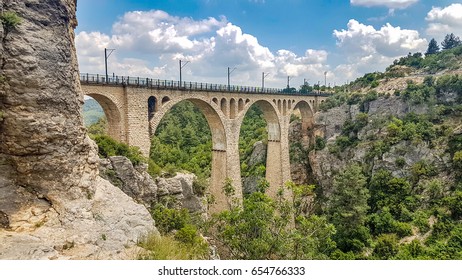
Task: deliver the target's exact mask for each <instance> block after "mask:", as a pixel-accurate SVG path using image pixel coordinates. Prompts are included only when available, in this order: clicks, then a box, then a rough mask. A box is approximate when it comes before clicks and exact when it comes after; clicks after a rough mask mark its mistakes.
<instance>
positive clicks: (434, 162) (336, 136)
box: [309, 96, 457, 196]
mask: <svg viewBox="0 0 462 280" xmlns="http://www.w3.org/2000/svg"><path fill="white" fill-rule="evenodd" d="M434 109H435V108H434V106H432V105H428V104H413V103H412V102H409V101H403V100H402V99H401V98H398V97H393V96H392V97H386V98H385V97H380V98H378V99H377V100H374V101H371V102H368V103H366V104H365V105H364V106H363V108H362V111H363V112H361V106H360V105H358V104H355V105H347V104H344V105H341V106H339V107H335V108H331V109H329V110H327V111H325V112H318V113H317V114H316V120H315V121H316V123H317V124H318V125H319V126H321V130H322V131H321V132H320V133H321V134H323V136H324V138H325V140H326V142H327V145H326V147H325V148H324V149H322V150H313V151H311V152H310V153H309V162H310V166H311V168H312V171H313V176H314V179H315V180H316V181H317V182H318V184H319V185H320V186H321V187H322V189H323V192H324V195H327V196H329V194H330V193H331V191H332V184H333V180H334V178H335V176H336V175H337V174H338V173H339V172H341V171H343V170H345V169H346V168H347V167H348V166H349V165H352V164H359V165H362V166H363V169H364V172H365V173H366V174H368V176H373V175H374V174H376V173H377V172H378V171H379V170H387V171H389V172H390V173H391V175H392V176H394V177H398V178H409V179H410V180H412V178H413V176H414V177H415V176H416V175H418V174H416V170H417V169H418V167H421V166H424V167H425V168H430V169H431V170H432V172H431V173H433V174H435V175H434V176H430V175H428V176H427V175H422V174H421V175H419V176H418V178H414V179H415V180H417V181H419V180H421V181H423V180H426V179H430V178H432V179H435V178H436V179H438V180H440V181H442V182H449V181H453V179H454V178H453V176H454V174H452V172H451V156H450V154H449V153H448V152H447V139H443V138H435V137H437V136H434V137H433V138H434V139H431V140H428V139H425V135H424V136H423V139H422V135H416V134H418V133H419V128H417V132H416V131H415V130H416V128H415V127H416V126H417V127H418V126H419V125H420V124H419V122H418V121H415V120H413V121H409V123H411V124H412V125H409V126H403V131H402V132H400V133H401V134H406V133H407V134H409V136H408V137H402V138H398V136H393V135H392V133H393V130H392V128H393V127H394V126H393V123H394V121H393V120H396V123H398V124H400V123H401V124H402V121H401V120H403V119H406V116H408V117H407V118H410V117H409V116H415V117H412V118H415V119H418V118H419V116H424V117H428V116H432V115H434V114H435V112H434ZM361 119H362V120H361ZM398 119H400V120H398ZM361 122H363V124H362V125H360V127H357V128H354V127H353V128H352V129H351V131H346V130H348V129H347V128H346V127H348V126H350V127H351V124H354V125H355V126H357V125H358V124H359V123H361ZM447 126H449V125H448V124H447ZM444 127H445V126H444V123H443V125H438V126H434V127H431V126H430V127H428V128H426V129H427V130H428V132H427V131H425V133H431V131H433V130H436V134H437V135H438V133H439V132H438V131H439V129H443V128H444ZM406 130H407V131H406ZM447 133H449V134H452V133H453V134H455V133H457V131H453V132H450V131H449V130H448V132H447ZM412 134H414V135H412ZM449 136H450V135H449ZM351 142H354V143H351ZM422 168H423V167H422Z"/></svg>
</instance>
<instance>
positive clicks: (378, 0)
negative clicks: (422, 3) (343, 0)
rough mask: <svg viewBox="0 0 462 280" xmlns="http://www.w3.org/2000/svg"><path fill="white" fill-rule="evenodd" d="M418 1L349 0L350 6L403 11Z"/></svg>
mask: <svg viewBox="0 0 462 280" xmlns="http://www.w3.org/2000/svg"><path fill="white" fill-rule="evenodd" d="M417 2H419V0H350V3H351V5H354V6H365V7H375V6H383V7H387V8H390V9H405V8H407V7H409V6H411V5H413V4H415V3H417Z"/></svg>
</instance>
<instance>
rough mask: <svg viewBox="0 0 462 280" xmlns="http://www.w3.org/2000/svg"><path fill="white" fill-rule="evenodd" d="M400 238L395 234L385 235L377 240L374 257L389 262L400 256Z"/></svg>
mask: <svg viewBox="0 0 462 280" xmlns="http://www.w3.org/2000/svg"><path fill="white" fill-rule="evenodd" d="M398 246H399V245H398V238H397V237H396V235H394V234H383V235H380V236H379V237H378V238H377V242H376V244H375V247H374V252H373V255H374V257H376V258H378V259H381V260H389V259H392V258H394V257H395V255H396V254H398Z"/></svg>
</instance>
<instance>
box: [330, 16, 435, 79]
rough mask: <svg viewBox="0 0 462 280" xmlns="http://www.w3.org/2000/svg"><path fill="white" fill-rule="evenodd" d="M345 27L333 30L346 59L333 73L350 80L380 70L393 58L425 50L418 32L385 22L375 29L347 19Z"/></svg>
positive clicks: (425, 41) (423, 40)
mask: <svg viewBox="0 0 462 280" xmlns="http://www.w3.org/2000/svg"><path fill="white" fill-rule="evenodd" d="M347 27H348V29H346V30H345V29H342V30H340V31H338V30H334V36H335V37H336V39H337V46H338V48H339V51H341V52H342V53H343V54H344V55H345V56H346V57H347V58H346V61H345V63H342V64H340V65H339V66H337V67H336V69H335V71H334V72H335V73H337V74H338V75H340V74H342V73H343V74H344V75H346V76H347V77H348V78H350V79H351V78H353V77H357V76H358V75H362V74H364V73H367V72H374V71H383V69H384V68H385V67H387V66H388V65H389V64H390V63H392V62H393V60H395V59H396V58H398V57H401V56H403V55H406V54H407V53H409V52H418V51H420V52H422V51H425V49H426V47H427V40H426V39H423V38H420V35H419V32H418V31H416V30H409V29H401V28H400V27H394V26H392V25H391V24H389V23H387V24H386V25H384V26H382V27H381V28H380V29H379V30H376V29H375V28H374V27H373V26H371V25H364V24H362V23H359V22H358V21H357V20H354V19H351V20H350V21H349V22H348V25H347Z"/></svg>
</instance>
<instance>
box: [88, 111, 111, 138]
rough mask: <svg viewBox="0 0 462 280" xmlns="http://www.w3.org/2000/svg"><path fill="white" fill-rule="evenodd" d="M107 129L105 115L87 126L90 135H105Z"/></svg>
mask: <svg viewBox="0 0 462 280" xmlns="http://www.w3.org/2000/svg"><path fill="white" fill-rule="evenodd" d="M106 131H107V119H106V117H105V116H103V117H102V118H99V119H98V120H97V121H96V122H95V123H93V124H91V125H90V126H88V127H87V132H88V134H90V135H93V136H96V135H105V134H106Z"/></svg>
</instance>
